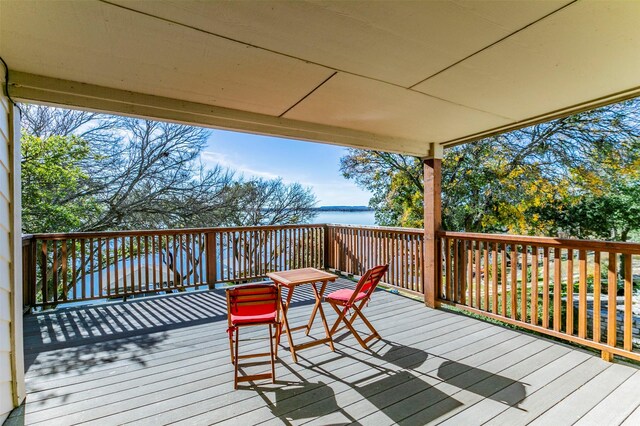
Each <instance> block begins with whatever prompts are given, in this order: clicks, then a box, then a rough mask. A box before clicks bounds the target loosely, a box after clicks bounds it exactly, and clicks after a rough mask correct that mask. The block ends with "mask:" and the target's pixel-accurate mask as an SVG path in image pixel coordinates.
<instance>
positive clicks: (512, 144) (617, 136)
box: [341, 99, 640, 240]
mask: <svg viewBox="0 0 640 426" xmlns="http://www.w3.org/2000/svg"><path fill="white" fill-rule="evenodd" d="M639 108H640V101H639V100H637V99H636V100H631V101H626V102H622V103H620V104H615V105H610V106H607V107H604V108H600V109H596V110H592V111H588V112H583V113H580V114H576V115H574V116H570V117H566V118H562V119H558V120H554V121H551V122H548V123H543V124H538V125H535V126H531V127H528V128H525V129H521V130H517V131H514V132H510V133H506V134H502V135H499V136H495V137H491V138H487V139H483V140H480V141H478V142H475V143H471V144H465V145H461V146H456V147H453V148H450V149H447V150H446V151H445V156H444V159H443V163H442V212H443V226H444V227H445V229H448V230H459V231H470V232H514V233H526V234H537V235H545V234H546V235H566V236H578V237H584V238H587V237H598V238H615V239H620V240H625V239H626V238H627V237H628V236H629V232H630V231H631V230H633V229H638V228H639V227H640V224H639V223H638V219H637V211H638V209H639V208H640V198H639V197H638V196H637V195H638V182H639V180H638V170H640V160H639V159H640V120H639V118H640V110H639ZM341 170H342V172H343V174H344V176H345V177H347V178H351V179H354V180H355V181H356V183H358V184H359V185H360V186H362V187H364V188H366V189H368V190H370V191H371V192H372V193H373V194H374V195H373V198H372V200H371V203H370V205H371V207H373V208H374V209H375V210H376V220H377V222H378V223H380V224H382V225H392V226H418V227H420V226H422V224H423V219H422V215H423V211H422V199H423V191H424V190H423V185H422V179H423V169H422V162H421V161H420V160H419V159H418V158H414V157H409V156H403V155H398V154H389V153H382V152H377V151H368V152H367V151H363V150H355V149H354V150H350V151H349V153H348V155H347V156H345V157H343V158H342V159H341Z"/></svg>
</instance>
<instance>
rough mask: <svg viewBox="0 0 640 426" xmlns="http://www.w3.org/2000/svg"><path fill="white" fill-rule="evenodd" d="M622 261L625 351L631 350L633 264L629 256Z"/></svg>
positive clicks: (625, 256) (626, 255)
mask: <svg viewBox="0 0 640 426" xmlns="http://www.w3.org/2000/svg"><path fill="white" fill-rule="evenodd" d="M623 260H624V342H623V347H624V350H625V351H630V350H631V349H632V337H633V334H632V332H633V323H632V319H633V317H632V315H633V312H632V303H633V300H632V296H633V263H632V258H631V255H630V254H625V255H624V256H623Z"/></svg>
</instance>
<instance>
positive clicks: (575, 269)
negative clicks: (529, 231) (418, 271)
mask: <svg viewBox="0 0 640 426" xmlns="http://www.w3.org/2000/svg"><path fill="white" fill-rule="evenodd" d="M439 237H440V241H441V247H442V259H443V261H442V275H441V280H440V283H439V285H438V289H439V299H440V301H441V302H442V303H448V304H452V305H455V306H457V307H460V308H463V309H465V310H467V311H469V312H473V313H476V314H479V315H482V316H486V317H490V318H495V319H498V320H501V321H504V322H507V323H510V324H514V325H517V326H520V327H524V328H528V329H531V330H534V331H537V332H540V333H544V334H547V335H551V336H554V337H558V338H561V339H563V340H568V341H571V342H575V343H579V344H583V345H586V346H590V347H593V348H596V349H599V350H601V351H603V357H604V358H610V357H611V355H612V354H617V355H621V356H625V357H628V358H631V359H635V360H640V354H639V353H637V352H634V351H633V348H634V345H633V340H634V336H633V329H634V328H636V330H637V329H638V327H639V325H638V323H636V322H635V321H634V315H633V309H632V307H633V267H634V265H636V266H640V264H639V263H638V260H639V257H640V244H632V243H614V242H603V241H584V240H571V239H555V238H540V237H520V236H511V235H490V234H470V233H459V232H441V233H440V234H439ZM618 306H621V309H620V310H618V309H617V307H618Z"/></svg>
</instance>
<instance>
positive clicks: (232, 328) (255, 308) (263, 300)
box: [227, 284, 281, 389]
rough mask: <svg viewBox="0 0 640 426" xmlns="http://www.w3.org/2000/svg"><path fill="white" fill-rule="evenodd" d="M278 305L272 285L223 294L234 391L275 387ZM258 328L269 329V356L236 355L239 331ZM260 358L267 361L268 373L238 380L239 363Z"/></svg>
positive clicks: (237, 289) (246, 286) (278, 327)
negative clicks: (242, 385)
mask: <svg viewBox="0 0 640 426" xmlns="http://www.w3.org/2000/svg"><path fill="white" fill-rule="evenodd" d="M280 303H281V302H280V289H279V288H278V287H277V286H276V285H274V284H250V285H244V286H238V287H234V288H230V289H228V290H227V322H228V324H229V328H228V329H227V332H228V333H229V349H230V352H231V363H233V366H234V379H233V387H234V389H238V382H248V381H252V380H263V379H271V382H272V383H275V380H276V372H275V360H276V358H277V357H278V343H279V340H280V338H279V337H280V318H279V317H280ZM259 325H268V326H269V352H264V353H253V354H248V355H239V354H238V346H239V330H240V328H242V327H247V326H259ZM274 327H275V334H274V330H273V328H274ZM274 338H275V340H276V342H275V345H274V341H273V340H274ZM274 347H275V349H274ZM264 356H269V357H270V360H271V372H270V373H264V374H254V375H247V376H243V377H238V367H239V360H241V359H245V358H256V357H264Z"/></svg>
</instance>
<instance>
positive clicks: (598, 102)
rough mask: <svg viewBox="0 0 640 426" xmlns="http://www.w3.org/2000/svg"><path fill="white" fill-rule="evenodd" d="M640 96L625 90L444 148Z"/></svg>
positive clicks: (637, 91) (637, 90)
mask: <svg viewBox="0 0 640 426" xmlns="http://www.w3.org/2000/svg"><path fill="white" fill-rule="evenodd" d="M638 96H640V87H634V88H632V89H629V90H625V91H623V92H617V93H613V94H611V95H607V96H603V97H600V98H596V99H593V100H590V101H586V102H583V103H580V104H576V105H572V106H570V107H566V108H563V109H560V110H556V111H551V112H549V113H546V114H542V115H538V116H535V117H531V118H528V119H526V120H521V121H517V122H514V123H510V124H507V125H505V126H500V127H494V128H493V129H489V130H487V131H484V132H481V133H475V134H473V135H469V136H464V137H462V138H457V139H452V140H449V141H445V142H442V145H443V146H444V148H451V147H454V146H456V145H462V144H465V143H471V142H475V141H478V140H480V139H484V138H489V137H491V136H496V135H499V134H502V133H507V132H511V131H514V130H519V129H523V128H525V127H529V126H534V125H536V124H540V123H545V122H547V121H551V120H556V119H558V118H564V117H567V116H570V115H573V114H578V113H580V112H584V111H589V110H592V109H596V108H600V107H603V106H606V105H610V104H614V103H617V102H622V101H626V100H629V99H633V98H636V97H638Z"/></svg>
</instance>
